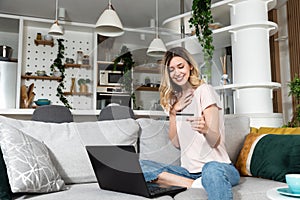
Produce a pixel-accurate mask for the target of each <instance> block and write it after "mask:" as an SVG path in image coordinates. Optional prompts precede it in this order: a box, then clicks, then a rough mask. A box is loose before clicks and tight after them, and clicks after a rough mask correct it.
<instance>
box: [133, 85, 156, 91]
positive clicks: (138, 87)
mask: <svg viewBox="0 0 300 200" xmlns="http://www.w3.org/2000/svg"><path fill="white" fill-rule="evenodd" d="M135 90H136V91H153V92H157V91H158V90H159V88H158V87H146V86H135Z"/></svg>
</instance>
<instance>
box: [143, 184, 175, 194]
mask: <svg viewBox="0 0 300 200" xmlns="http://www.w3.org/2000/svg"><path fill="white" fill-rule="evenodd" d="M175 188H176V189H177V188H181V187H176V186H169V187H163V186H159V185H157V184H148V190H149V193H150V194H151V195H157V194H162V193H168V192H170V191H174V189H175Z"/></svg>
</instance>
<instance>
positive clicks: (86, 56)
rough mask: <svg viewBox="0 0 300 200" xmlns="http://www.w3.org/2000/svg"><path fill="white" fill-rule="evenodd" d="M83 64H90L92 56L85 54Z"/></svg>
mask: <svg viewBox="0 0 300 200" xmlns="http://www.w3.org/2000/svg"><path fill="white" fill-rule="evenodd" d="M82 64H83V65H89V64H90V57H89V55H84V56H83V59H82Z"/></svg>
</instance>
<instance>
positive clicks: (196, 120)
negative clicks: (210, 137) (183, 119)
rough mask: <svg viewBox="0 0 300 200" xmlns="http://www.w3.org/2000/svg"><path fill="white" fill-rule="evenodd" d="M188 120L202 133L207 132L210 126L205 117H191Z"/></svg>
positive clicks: (193, 127)
mask: <svg viewBox="0 0 300 200" xmlns="http://www.w3.org/2000/svg"><path fill="white" fill-rule="evenodd" d="M187 121H188V122H190V124H191V126H192V129H193V130H195V131H198V132H199V133H201V134H204V135H205V134H207V132H208V126H207V125H206V122H205V118H204V117H203V116H201V117H189V118H187Z"/></svg>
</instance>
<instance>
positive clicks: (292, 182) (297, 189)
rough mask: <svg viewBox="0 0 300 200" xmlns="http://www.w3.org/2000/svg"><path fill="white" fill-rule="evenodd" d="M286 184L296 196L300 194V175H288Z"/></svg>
mask: <svg viewBox="0 0 300 200" xmlns="http://www.w3.org/2000/svg"><path fill="white" fill-rule="evenodd" d="M285 180H286V183H287V184H288V186H289V188H290V190H291V191H292V192H293V193H295V194H300V174H286V175H285Z"/></svg>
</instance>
